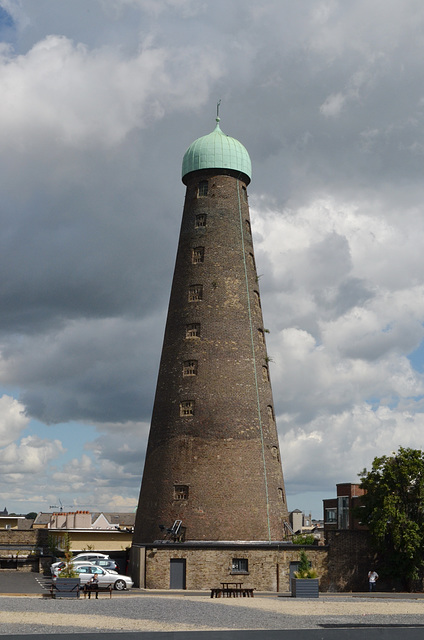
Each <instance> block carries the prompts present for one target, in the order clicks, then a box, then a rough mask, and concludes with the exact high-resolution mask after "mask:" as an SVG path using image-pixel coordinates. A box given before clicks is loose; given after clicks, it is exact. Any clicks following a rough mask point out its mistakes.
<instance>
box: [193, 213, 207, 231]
mask: <svg viewBox="0 0 424 640" xmlns="http://www.w3.org/2000/svg"><path fill="white" fill-rule="evenodd" d="M206 217H207V216H206V213H198V214H197V216H196V217H195V219H194V228H195V229H199V227H206Z"/></svg>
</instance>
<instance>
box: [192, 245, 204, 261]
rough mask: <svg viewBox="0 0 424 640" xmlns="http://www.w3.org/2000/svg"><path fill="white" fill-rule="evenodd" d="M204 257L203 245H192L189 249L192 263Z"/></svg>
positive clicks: (202, 259)
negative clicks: (192, 247)
mask: <svg viewBox="0 0 424 640" xmlns="http://www.w3.org/2000/svg"><path fill="white" fill-rule="evenodd" d="M204 259H205V247H194V249H192V250H191V261H192V263H193V264H199V263H200V262H203V261H204Z"/></svg>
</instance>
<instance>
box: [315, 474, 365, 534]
mask: <svg viewBox="0 0 424 640" xmlns="http://www.w3.org/2000/svg"><path fill="white" fill-rule="evenodd" d="M336 490H337V497H336V498H329V499H327V500H323V508H324V532H325V533H327V531H335V530H342V529H349V530H351V531H352V530H359V529H366V528H367V527H366V526H364V525H361V523H360V521H359V520H358V518H357V517H355V515H354V513H355V512H354V510H355V508H356V507H358V506H360V499H361V496H363V495H364V493H365V492H364V490H363V489H361V487H360V485H359V484H353V483H350V482H343V483H341V484H337V485H336Z"/></svg>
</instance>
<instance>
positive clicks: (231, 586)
mask: <svg viewBox="0 0 424 640" xmlns="http://www.w3.org/2000/svg"><path fill="white" fill-rule="evenodd" d="M253 591H254V589H252V588H251V587H243V582H221V588H218V589H211V598H221V596H222V597H223V598H253Z"/></svg>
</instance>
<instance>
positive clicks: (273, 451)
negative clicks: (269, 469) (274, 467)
mask: <svg viewBox="0 0 424 640" xmlns="http://www.w3.org/2000/svg"><path fill="white" fill-rule="evenodd" d="M271 453H272V457H273V458H275V459H276V460H279V459H280V456H279V455H278V447H271Z"/></svg>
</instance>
